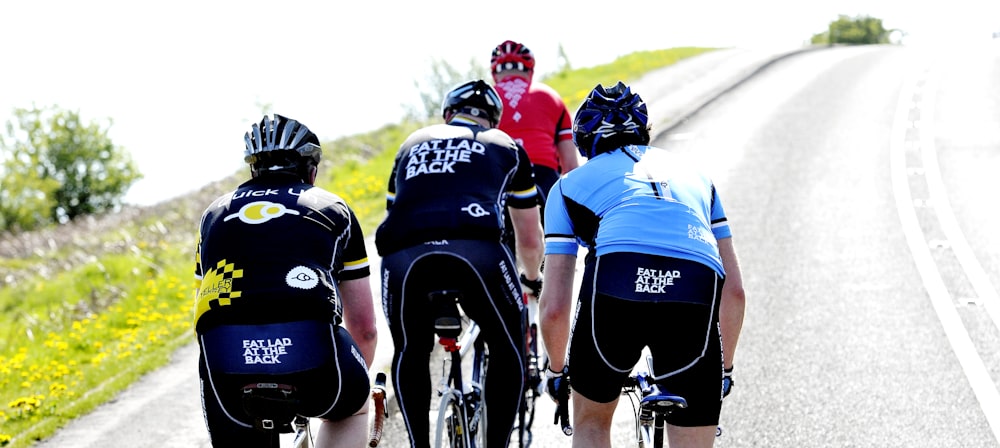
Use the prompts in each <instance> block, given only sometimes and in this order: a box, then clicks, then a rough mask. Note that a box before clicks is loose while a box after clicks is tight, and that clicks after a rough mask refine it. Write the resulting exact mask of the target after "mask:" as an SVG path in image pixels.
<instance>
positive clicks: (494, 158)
mask: <svg viewBox="0 0 1000 448" xmlns="http://www.w3.org/2000/svg"><path fill="white" fill-rule="evenodd" d="M452 123H453V124H440V125H435V126H430V127H427V128H424V129H421V130H419V131H417V132H414V133H413V134H412V135H410V137H409V138H408V139H407V140H406V141H405V142H404V143H403V144H402V145H401V146H400V150H399V153H398V154H397V155H396V162H395V164H394V166H393V169H392V175H391V176H390V177H389V187H388V195H387V197H386V199H387V204H386V206H387V209H388V215H387V216H386V219H385V221H384V222H383V223H382V225H380V226H379V228H378V231H377V233H376V234H375V242H376V247H377V248H378V252H379V254H380V255H385V254H387V253H391V252H394V251H397V250H400V249H403V248H406V247H409V246H412V245H415V244H419V243H423V242H426V241H435V240H443V239H467V240H488V241H500V240H501V236H502V233H503V229H504V220H503V210H504V207H505V206H507V205H509V206H511V207H514V208H530V207H534V206H535V205H536V204H537V190H536V188H535V183H534V180H533V177H532V173H531V162H530V161H529V160H528V154H527V153H526V152H524V149H523V148H521V147H520V146H518V145H517V144H516V143H514V141H513V140H511V138H510V137H509V136H508V135H507V134H505V133H504V132H502V131H499V130H496V129H488V128H484V127H481V126H478V125H474V124H454V123H456V121H455V120H453V121H452Z"/></svg>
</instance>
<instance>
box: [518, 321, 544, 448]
mask: <svg viewBox="0 0 1000 448" xmlns="http://www.w3.org/2000/svg"><path fill="white" fill-rule="evenodd" d="M527 334H528V341H527V342H528V343H527V347H526V353H525V359H526V362H527V375H526V376H527V383H526V384H525V387H524V397H523V399H522V400H521V407H520V408H519V409H518V411H517V446H518V448H528V447H530V446H531V439H532V434H531V426H532V425H533V424H534V422H535V400H536V399H537V398H538V386H539V385H540V384H541V365H540V363H539V361H540V359H539V357H538V339H537V337H538V326H537V325H535V324H530V325H528V333H527Z"/></svg>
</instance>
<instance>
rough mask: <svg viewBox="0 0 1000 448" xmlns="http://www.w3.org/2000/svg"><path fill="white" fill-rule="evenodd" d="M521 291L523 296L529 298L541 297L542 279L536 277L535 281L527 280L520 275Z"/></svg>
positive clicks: (522, 274)
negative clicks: (526, 295) (525, 295)
mask: <svg viewBox="0 0 1000 448" xmlns="http://www.w3.org/2000/svg"><path fill="white" fill-rule="evenodd" d="M521 289H522V290H523V291H524V293H525V294H528V295H529V296H534V297H535V298H536V299H537V298H538V297H541V295H542V278H541V277H538V279H537V280H528V277H525V276H524V273H521Z"/></svg>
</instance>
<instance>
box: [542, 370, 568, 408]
mask: <svg viewBox="0 0 1000 448" xmlns="http://www.w3.org/2000/svg"><path fill="white" fill-rule="evenodd" d="M545 391H546V392H548V394H549V396H550V397H552V399H553V400H555V401H559V396H560V395H562V394H566V395H567V396H568V395H569V366H564V367H563V369H562V371H561V372H553V371H552V370H551V369H545Z"/></svg>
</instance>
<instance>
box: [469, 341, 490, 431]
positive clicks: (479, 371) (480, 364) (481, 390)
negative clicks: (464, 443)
mask: <svg viewBox="0 0 1000 448" xmlns="http://www.w3.org/2000/svg"><path fill="white" fill-rule="evenodd" d="M472 362H473V366H474V367H473V369H472V377H471V379H472V384H473V385H476V386H478V390H476V389H475V387H474V388H473V392H474V393H477V394H478V397H475V400H474V402H475V409H473V412H474V414H473V416H472V418H473V419H475V420H476V422H475V426H474V430H473V433H472V437H471V438H472V439H473V440H472V442H473V446H474V447H476V448H482V447H485V446H486V431H487V430H488V428H487V425H486V422H487V420H486V412H487V409H486V387H485V384H486V375H487V373H489V365H490V355H489V351H488V350H487V349H486V343H485V342H483V340H482V338H477V339H476V343H475V351H474V352H473V354H472Z"/></svg>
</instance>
